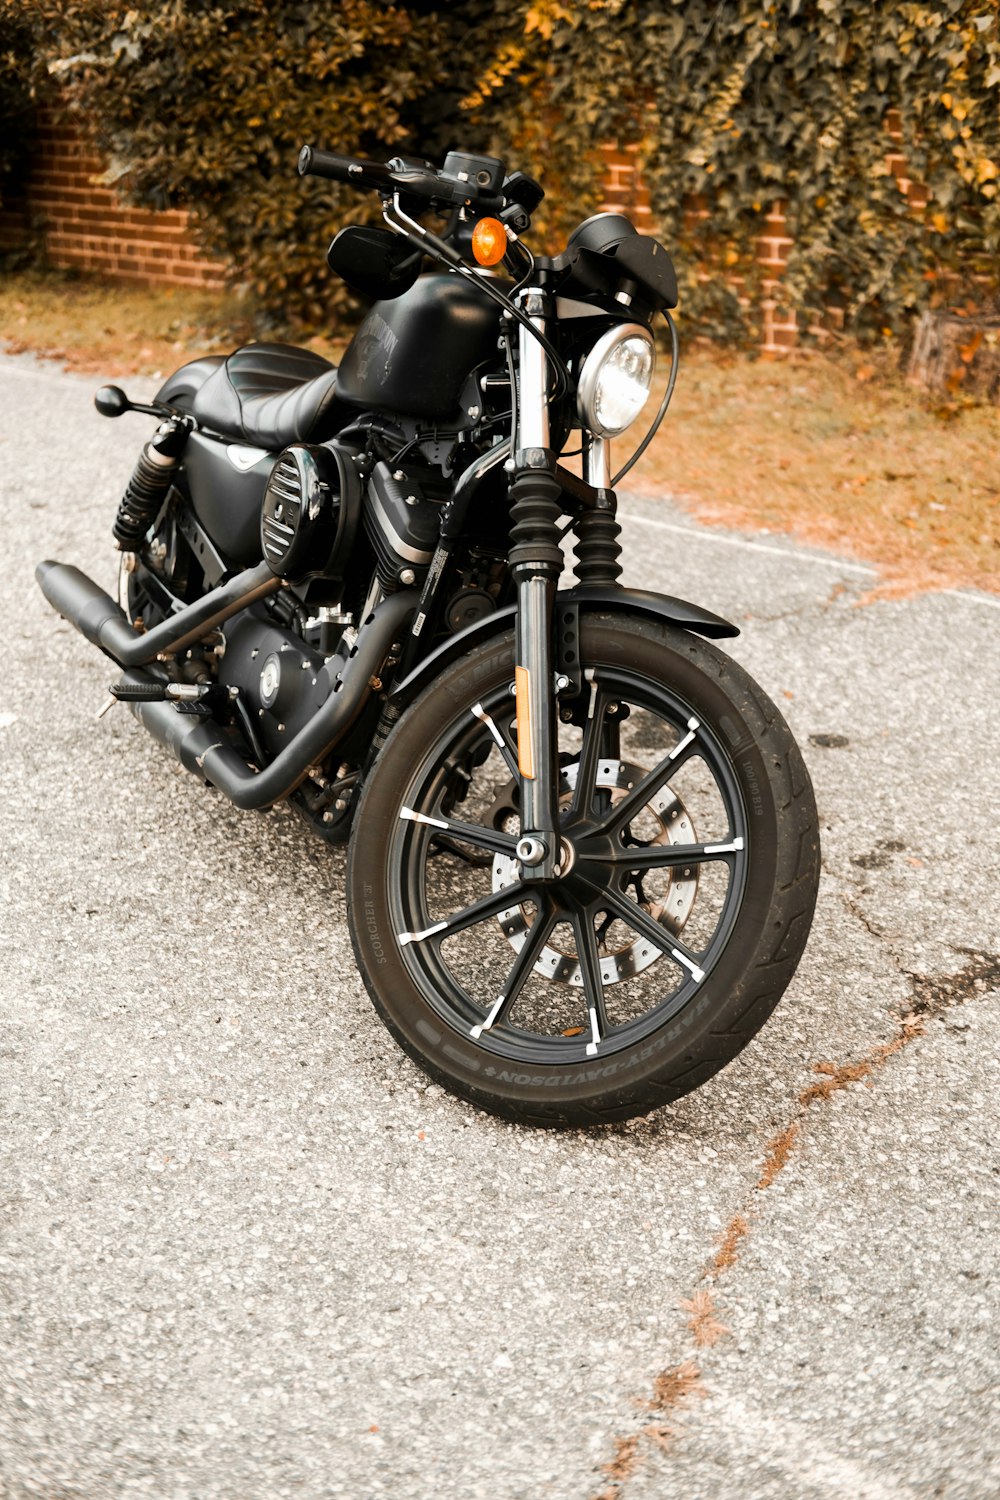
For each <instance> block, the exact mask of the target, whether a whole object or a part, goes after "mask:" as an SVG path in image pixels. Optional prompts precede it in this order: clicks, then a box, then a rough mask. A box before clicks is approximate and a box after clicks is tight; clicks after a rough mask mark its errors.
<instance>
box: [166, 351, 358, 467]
mask: <svg viewBox="0 0 1000 1500" xmlns="http://www.w3.org/2000/svg"><path fill="white" fill-rule="evenodd" d="M336 392H337V369H336V366H335V365H331V364H330V362H329V360H326V359H324V358H323V357H322V355H319V354H313V353H312V352H311V351H310V350H308V349H297V348H296V347H295V346H294V345H292V344H246V345H244V347H243V348H242V349H237V350H235V351H234V353H232V354H230V355H229V356H228V358H226V359H225V360H222V361H220V363H219V364H218V366H217V367H216V368H215V369H213V370H212V371H211V372H210V373H209V374H208V376H207V378H206V379H205V381H204V383H203V384H202V385H201V386H200V387H199V389H198V390H197V391H196V392H195V393H194V397H193V400H192V402H191V411H192V413H193V415H194V417H195V418H196V420H197V421H198V422H199V423H200V424H201V426H203V427H207V428H209V429H210V430H211V431H213V432H217V433H219V434H220V435H221V436H222V437H231V438H235V439H236V440H237V442H243V443H251V444H253V445H254V446H255V447H258V448H268V449H270V450H271V451H272V452H276V451H277V450H278V449H281V448H287V447H288V445H289V443H304V442H322V441H323V439H324V438H327V437H330V436H331V435H332V434H333V433H334V432H336V430H337V428H338V427H339V426H341V425H342V423H343V412H342V407H341V404H340V403H339V402H338V401H337V394H336Z"/></svg>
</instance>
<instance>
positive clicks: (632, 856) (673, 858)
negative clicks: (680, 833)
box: [580, 838, 743, 870]
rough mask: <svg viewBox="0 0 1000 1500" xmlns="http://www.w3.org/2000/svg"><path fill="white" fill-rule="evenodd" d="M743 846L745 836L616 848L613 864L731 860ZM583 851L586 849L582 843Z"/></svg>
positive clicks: (638, 866) (660, 865) (655, 866)
mask: <svg viewBox="0 0 1000 1500" xmlns="http://www.w3.org/2000/svg"><path fill="white" fill-rule="evenodd" d="M742 848H743V840H742V838H736V839H731V840H730V841H729V842H728V843H726V844H649V845H648V846H647V847H645V848H638V849H616V850H615V852H614V853H613V854H612V855H611V859H610V863H611V864H613V865H624V866H625V867H626V868H627V869H629V870H662V869H666V868H668V867H670V866H673V865H702V864H705V863H707V862H708V861H709V860H716V859H718V860H725V861H726V862H727V863H729V862H731V860H732V858H733V855H734V854H737V853H738V852H739V851H740V850H741V849H742ZM580 852H581V853H585V852H586V844H583V843H581V845H580Z"/></svg>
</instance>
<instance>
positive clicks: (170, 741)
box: [37, 146, 819, 1124]
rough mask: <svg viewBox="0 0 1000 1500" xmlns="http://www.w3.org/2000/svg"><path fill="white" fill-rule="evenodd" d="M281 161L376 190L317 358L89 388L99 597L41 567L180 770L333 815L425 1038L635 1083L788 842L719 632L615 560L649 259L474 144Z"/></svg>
mask: <svg viewBox="0 0 1000 1500" xmlns="http://www.w3.org/2000/svg"><path fill="white" fill-rule="evenodd" d="M299 171H300V173H302V174H313V175H316V176H320V177H325V178H329V179H332V180H334V181H337V182H342V183H349V184H353V185H355V186H357V187H359V188H366V189H370V190H372V191H374V192H375V193H377V194H378V195H379V197H380V198H381V203H382V214H383V219H384V227H383V226H381V225H354V226H351V227H349V228H346V229H343V230H341V232H340V233H339V234H338V235H337V237H336V239H335V240H334V241H333V244H332V245H331V247H330V250H329V263H330V265H331V267H332V268H333V269H334V271H336V272H337V273H338V274H339V275H340V276H341V277H343V279H344V280H345V281H346V282H347V283H348V284H349V285H350V286H351V287H353V288H354V289H356V290H358V291H360V292H361V293H363V294H365V295H367V296H370V297H373V298H375V299H376V300H375V303H374V306H373V307H372V308H371V310H370V311H369V312H368V314H367V316H366V317H365V318H364V320H363V322H362V323H361V325H360V327H359V328H358V331H357V333H356V334H355V336H354V338H353V339H352V341H351V343H350V345H349V347H348V349H347V352H346V354H345V356H344V359H343V361H342V363H341V364H340V366H339V367H338V368H334V367H333V366H332V365H331V364H329V363H328V362H327V361H325V360H324V359H322V358H320V357H319V356H318V355H315V354H313V353H311V352H309V351H307V350H304V349H298V348H293V347H291V346H288V345H285V344H266V343H261V344H250V345H248V346H246V347H245V348H241V349H237V350H236V351H235V353H233V354H230V355H229V356H228V358H223V357H222V356H209V357H206V358H201V359H196V360H193V361H192V362H190V363H188V364H185V365H184V366H182V368H181V369H179V370H178V371H177V372H176V374H174V375H172V376H171V377H170V378H169V379H168V380H167V381H166V382H165V384H164V385H163V387H162V388H161V390H160V391H159V393H158V395H157V397H156V400H155V401H154V402H152V403H151V404H150V405H144V404H140V403H138V402H133V401H130V400H129V399H128V398H127V397H126V395H125V394H124V392H122V391H121V390H120V389H118V388H117V387H115V386H105V387H104V388H103V389H102V390H100V391H99V392H98V394H97V397H96V404H97V408H98V410H99V411H100V412H102V413H103V414H104V415H105V416H111V417H116V416H119V415H120V414H121V413H123V412H126V411H138V412H143V413H146V414H148V415H151V416H154V417H156V418H157V419H158V422H159V425H158V427H157V429H156V432H155V434H154V435H153V437H152V438H151V439H150V440H149V442H147V444H146V446H145V447H144V449H143V451H142V453H141V454H140V456H139V459H138V462H137V464H136V467H135V471H134V473H133V475H132V477H131V479H130V481H129V483H128V486H127V488H126V491H125V495H124V498H123V499H122V501H121V504H120V506H119V509H118V515H117V518H116V520H115V525H114V535H115V538H116V541H117V545H118V547H119V549H120V551H121V571H120V604H119V603H116V602H115V601H114V600H112V599H111V598H110V597H109V596H108V595H107V594H105V593H104V592H103V591H102V590H101V589H99V588H98V587H97V586H96V585H95V584H94V583H93V582H91V580H90V579H89V578H87V577H85V576H84V575H83V574H82V573H81V572H79V571H78V570H77V569H76V568H74V567H70V566H67V565H64V564H60V563H54V562H44V563H42V564H41V565H40V566H39V568H38V570H37V573H38V579H39V582H40V584H41V587H42V589H43V590H44V592H45V595H46V597H47V598H48V600H49V601H50V603H51V604H52V605H53V606H54V607H55V608H56V609H57V610H58V611H59V613H60V614H62V615H64V616H65V618H66V619H67V620H69V621H70V622H71V623H72V624H73V625H75V626H76V628H77V629H78V630H80V631H81V632H82V633H83V634H84V635H85V636H86V637H87V639H88V640H90V641H91V642H92V643H93V644H94V645H96V646H98V647H99V648H100V649H101V650H102V651H103V652H104V653H105V654H106V655H107V656H109V657H110V658H111V659H112V660H113V661H114V662H115V663H116V664H117V666H118V667H119V668H120V669H121V677H120V680H119V681H118V682H117V683H116V684H115V686H114V687H112V689H111V693H112V699H111V700H110V701H111V702H113V701H116V700H117V701H118V702H125V703H128V705H129V707H130V708H131V710H132V712H133V713H134V715H135V716H136V718H137V719H138V720H139V721H140V722H141V723H142V724H143V725H144V726H145V727H146V728H147V729H148V730H149V731H150V732H151V733H152V734H153V735H154V736H155V737H156V738H157V739H158V740H160V741H161V742H162V743H163V744H164V745H165V746H167V747H168V748H169V749H170V750H171V751H173V753H174V754H175V755H176V757H177V758H178V760H179V761H180V762H181V763H182V765H184V766H185V767H186V768H187V769H188V770H189V771H191V772H192V773H193V774H194V775H195V776H197V777H199V778H200V779H202V780H203V781H206V782H209V783H211V784H212V785H214V786H216V787H218V788H219V789H220V790H221V791H222V792H224V793H225V795H226V796H227V797H228V798H230V800H231V801H232V802H234V803H236V805H237V806H239V807H243V808H255V809H260V810H263V809H266V808H270V807H272V806H273V805H274V804H275V803H277V802H279V801H282V800H284V799H288V800H289V801H290V802H291V803H292V804H293V805H294V806H295V807H296V808H297V809H298V810H299V812H300V813H301V814H302V816H303V817H304V818H305V819H306V820H307V821H308V822H309V824H310V825H311V827H312V828H313V829H314V830H315V831H316V832H317V833H318V834H319V835H321V836H322V837H323V838H326V839H328V840H344V839H347V838H348V837H349V838H350V841H351V847H350V853H349V866H348V883H349V894H348V903H349V904H348V913H349V920H350V928H351V937H352V940H353V943H354V950H355V954H356V956H357V961H358V965H359V967H360V970H361V973H362V975H363V976H364V980H365V984H366V985H367V987H368V990H369V992H370V994H371V997H372V999H373V1001H374V1003H375V1005H376V1007H377V1009H378V1011H379V1013H380V1015H381V1016H382V1018H383V1020H384V1021H385V1023H386V1025H387V1026H388V1027H389V1029H390V1031H391V1032H392V1033H393V1035H394V1036H395V1037H396V1038H397V1040H398V1041H399V1043H400V1044H401V1045H402V1046H403V1047H404V1048H405V1049H406V1051H407V1052H408V1053H409V1054H410V1055H411V1056H412V1057H413V1058H415V1059H416V1061H417V1062H418V1063H419V1064H420V1065H421V1066H422V1067H423V1068H424V1069H426V1071H427V1072H428V1073H430V1074H431V1075H432V1076H433V1077H434V1078H435V1079H437V1080H439V1081H440V1082H441V1083H443V1084H444V1085H445V1086H446V1087H447V1088H449V1089H451V1090H453V1091H454V1092H455V1093H457V1094H460V1095H462V1096H463V1097H465V1098H467V1099H470V1100H472V1101H473V1102H474V1103H475V1104H477V1105H481V1106H482V1107H484V1108H487V1109H491V1110H494V1111H496V1112H497V1113H500V1114H504V1115H507V1116H509V1117H512V1118H515V1119H519V1120H523V1121H530V1122H533V1123H538V1124H555V1123H572V1124H587V1123H593V1122H599V1121H607V1120H616V1119H625V1118H627V1117H629V1116H631V1115H636V1114H640V1113H643V1112H645V1111H647V1110H649V1109H651V1108H653V1107H655V1106H656V1105H659V1104H662V1103H665V1102H668V1101H669V1100H672V1099H675V1098H677V1097H678V1096H679V1095H681V1094H684V1093H686V1092H687V1091H688V1090H690V1089H693V1088H696V1087H697V1086H698V1085H699V1084H701V1083H703V1082H704V1081H705V1080H706V1079H707V1078H709V1077H710V1076H711V1075H712V1074H713V1073H714V1072H716V1071H717V1070H718V1069H719V1068H721V1067H722V1066H723V1065H724V1064H725V1063H727V1062H728V1061H729V1060H730V1059H731V1058H732V1057H734V1056H735V1054H736V1053H737V1052H738V1051H739V1050H740V1049H741V1048H742V1047H743V1046H744V1045H745V1044H746V1042H747V1041H748V1040H749V1039H750V1037H751V1036H752V1035H753V1034H754V1032H755V1031H756V1030H757V1029H758V1027H760V1026H761V1025H762V1023H763V1022H764V1020H765V1019H766V1018H767V1016H768V1015H769V1014H770V1012H771V1010H772V1009H773V1007H774V1006H775V1005H776V1003H777V1001H778V999H779V997H780V996H781V994H782V992H783V991H784V989H785V987H786V986H787V984H788V983H789V981H790V979H791V977H792V974H793V972H794V970H795V967H796V964H797V962H798V960H799V957H800V955H801V953H802V950H803V947H804V944H805V941H806V936H807V933H808V930H809V925H810V920H811V917H812V911H813V906H814V903H815V897H816V886H817V880H818V868H819V840H818V830H817V819H816V809H815V804H814V800H813V794H812V788H811V786H810V782H809V776H808V774H807V772H806V769H805V766H804V765H803V762H802V758H801V756H800V754H799V751H798V749H797V747H796V745H795V742H794V741H793V739H792V737H791V734H790V732H789V730H788V727H787V726H786V724H785V723H784V721H783V719H782V717H781V715H780V714H779V713H778V711H777V709H776V708H775V707H774V705H773V704H772V703H771V702H770V700H769V699H768V698H767V697H766V696H765V694H764V693H763V692H762V691H761V690H760V688H759V687H757V685H756V684H755V683H754V682H753V681H752V680H751V679H750V678H749V677H748V676H747V674H746V673H745V672H744V671H742V670H741V668H740V667H739V666H737V665H736V664H735V663H734V662H733V661H731V660H730V659H729V658H728V657H727V656H725V655H724V654H723V653H722V652H721V651H720V650H719V649H718V648H717V647H716V646H714V645H713V644H711V641H713V640H715V639H718V638H721V637H726V636H734V635H736V634H738V632H737V630H736V628H735V627H734V626H732V625H730V624H728V623H727V622H726V621H725V620H723V619H720V618H719V617H718V616H716V615H714V614H711V613H709V612H708V611H707V610H704V609H700V608H699V607H698V606H697V605H694V604H688V603H685V602H684V601H683V600H680V599H675V598H670V597H667V596H664V595H660V594H654V593H646V592H639V591H636V590H632V589H628V588H625V587H623V586H622V585H621V583H620V582H619V577H620V574H621V567H620V564H619V557H620V548H619V542H618V537H619V527H618V524H617V521H616V519H615V506H616V502H615V490H614V487H615V485H616V484H617V483H618V481H619V480H620V479H621V477H622V475H623V474H624V473H625V472H626V470H627V469H628V468H629V467H630V466H631V464H627V465H626V466H625V467H624V468H622V469H621V470H620V471H619V472H618V473H614V472H613V465H612V462H611V441H612V439H614V438H617V437H619V436H620V435H621V434H622V433H624V432H625V431H626V430H627V429H628V428H629V427H630V426H631V425H632V424H633V423H634V422H635V420H636V419H637V417H638V416H639V414H640V412H641V411H642V409H643V407H644V406H645V404H646V402H647V398H648V396H649V393H650V388H651V384H652V380H653V374H654V366H655V358H656V348H655V343H654V338H653V333H652V331H651V325H652V323H653V320H654V318H655V317H656V315H657V314H662V315H663V317H664V318H665V321H666V324H667V328H668V331H669V336H670V343H671V349H672V361H671V369H670V378H669V381H668V382H667V389H666V392H665V395H664V398H663V401H662V402H661V404H660V408H659V411H658V412H657V413H656V416H655V418H654V420H653V422H652V423H651V425H650V430H649V432H648V434H647V436H646V438H645V440H644V441H643V443H642V444H640V447H639V450H637V453H636V454H634V455H633V459H632V461H634V459H635V457H637V456H638V452H639V451H642V449H643V448H644V447H645V446H646V443H648V441H649V439H650V438H651V437H652V435H653V432H655V430H656V428H657V427H658V425H659V422H660V420H661V419H662V417H663V414H664V412H665V410H666V406H667V403H668V402H669V399H670V394H671V392H672V389H673V382H674V379H675V377H676V372H677V337H676V331H675V329H674V324H673V321H672V319H671V317H670V313H669V309H670V308H671V307H673V306H675V305H676V301H677V286H676V280H675V275H674V270H673V266H672V263H671V260H670V256H669V255H668V254H667V252H666V251H665V250H664V248H663V247H662V246H661V245H660V244H659V243H658V242H657V241H656V240H655V239H652V238H650V237H648V236H645V235H641V234H639V233H637V231H636V230H635V228H634V227H633V226H632V224H631V223H630V222H629V221H628V219H626V218H624V217H622V216H621V215H619V214H613V213H601V214H597V215H596V216H595V217H593V218H590V219H588V220H587V221H586V222H585V223H583V224H581V225H580V226H579V228H578V229H576V230H575V231H574V233H573V234H572V235H571V237H570V239H569V242H568V244H567V246H566V248H565V250H564V251H563V252H562V253H561V254H560V255H557V256H555V257H554V258H553V257H542V256H537V257H535V256H533V255H532V254H531V252H530V250H529V249H528V248H527V246H526V245H525V242H524V236H525V234H526V232H527V230H528V229H529V228H530V223H531V214H532V213H533V211H534V210H535V209H536V207H537V205H538V203H539V202H540V200H541V198H542V190H541V188H540V187H539V186H538V184H537V183H536V182H534V181H533V180H532V179H531V178H529V177H527V176H525V175H524V174H523V173H521V172H515V173H513V174H512V175H507V174H506V172H505V168H504V165H503V163H502V162H500V161H497V160H496V159H494V158H492V157H488V156H479V155H473V154H470V153H466V152H458V151H453V152H451V153H450V154H449V155H448V157H447V158H446V160H445V162H444V166H443V167H442V168H440V169H435V168H434V167H432V166H430V165H428V164H427V163H426V162H422V161H414V160H410V159H404V158H396V159H394V160H392V161H390V162H389V163H388V164H385V165H383V164H381V163H375V162H369V161H357V160H353V159H350V158H346V157H341V156H335V155H332V154H331V153H328V152H325V151H320V150H316V149H314V148H311V147H309V146H306V147H304V148H303V150H302V153H301V155H300V158H299ZM430 223H432V224H434V225H435V227H434V228H431V227H429V224H430ZM428 260H429V261H430V262H432V263H433V266H434V267H435V269H433V270H431V271H430V272H427V273H424V274H421V273H422V270H423V267H424V263H425V262H426V261H428ZM571 453H575V454H577V455H579V456H580V464H579V466H578V467H579V469H580V473H579V474H577V473H575V472H573V471H572V470H571V469H569V468H567V467H565V466H564V464H563V463H562V462H561V461H560V460H561V459H562V458H565V457H567V456H568V455H569V454H571ZM581 476H582V477H581ZM569 532H572V534H573V538H574V545H573V553H574V557H575V566H574V573H575V580H576V581H575V583H574V584H573V586H572V587H570V588H568V589H565V590H560V589H559V587H558V584H559V579H560V575H561V573H562V570H563V563H564V560H563V553H562V550H561V546H560V543H561V541H562V539H563V538H564V536H566V535H567V534H568V533H569Z"/></svg>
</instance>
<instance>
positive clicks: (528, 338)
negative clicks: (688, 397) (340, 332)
mask: <svg viewBox="0 0 1000 1500" xmlns="http://www.w3.org/2000/svg"><path fill="white" fill-rule="evenodd" d="M518 301H519V304H520V308H521V311H522V312H523V313H524V314H525V315H526V317H527V318H528V319H530V321H531V323H532V325H533V327H534V328H536V329H537V330H538V331H539V333H542V334H544V333H545V332H546V331H547V328H548V324H549V312H550V305H549V298H548V296H547V295H546V293H545V291H544V289H543V288H541V287H527V288H525V289H524V291H522V292H521V294H520V297H519V299H518ZM549 381H550V370H549V361H548V358H547V356H546V353H545V350H544V348H543V347H542V345H541V344H540V343H539V341H538V339H536V338H534V337H533V336H532V334H531V333H530V332H529V331H528V329H527V328H525V327H524V326H523V325H521V326H520V327H519V332H518V412H517V430H518V451H517V453H516V454H515V455H514V460H513V466H512V467H513V472H514V477H513V482H512V484H511V500H512V502H513V503H512V506H511V522H512V526H511V541H512V544H513V545H512V547H511V552H510V566H511V573H512V575H513V578H514V582H515V584H516V586H517V628H516V631H515V647H514V652H515V667H514V691H515V698H516V702H517V753H518V771H519V775H520V794H521V839H520V841H519V843H518V846H517V854H518V858H519V859H520V861H521V865H522V868H523V869H524V872H525V874H526V875H530V876H531V877H532V878H534V879H541V880H553V879H555V878H556V874H557V871H558V870H559V868H560V840H559V784H558V760H557V727H556V684H555V670H556V661H555V649H554V640H555V619H554V615H555V599H556V585H557V584H558V581H559V574H560V572H561V571H562V552H561V550H560V547H559V526H558V523H559V517H560V515H561V513H562V507H561V504H560V495H561V491H560V488H559V484H558V482H557V481H556V478H555V475H554V473H553V472H552V471H553V467H554V464H553V456H552V453H551V450H550V448H549V441H550V440H549V409H548V391H549Z"/></svg>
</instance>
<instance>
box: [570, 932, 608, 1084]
mask: <svg viewBox="0 0 1000 1500" xmlns="http://www.w3.org/2000/svg"><path fill="white" fill-rule="evenodd" d="M573 931H574V933H575V934H576V948H577V955H578V957H579V960H580V973H581V975H582V978H583V993H584V996H585V997H586V1001H587V1011H588V1013H589V1015H590V1041H589V1042H588V1043H587V1056H588V1057H596V1055H597V1049H598V1047H599V1046H600V1044H601V1041H602V1040H603V1038H604V1036H605V1034H606V1032H607V1030H608V1015H607V1011H606V1009H605V1006H604V980H603V979H602V977H601V955H600V953H599V952H598V948H597V935H596V933H595V932H594V924H593V921H592V920H591V917H590V914H589V912H586V911H576V912H574V913H573Z"/></svg>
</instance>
